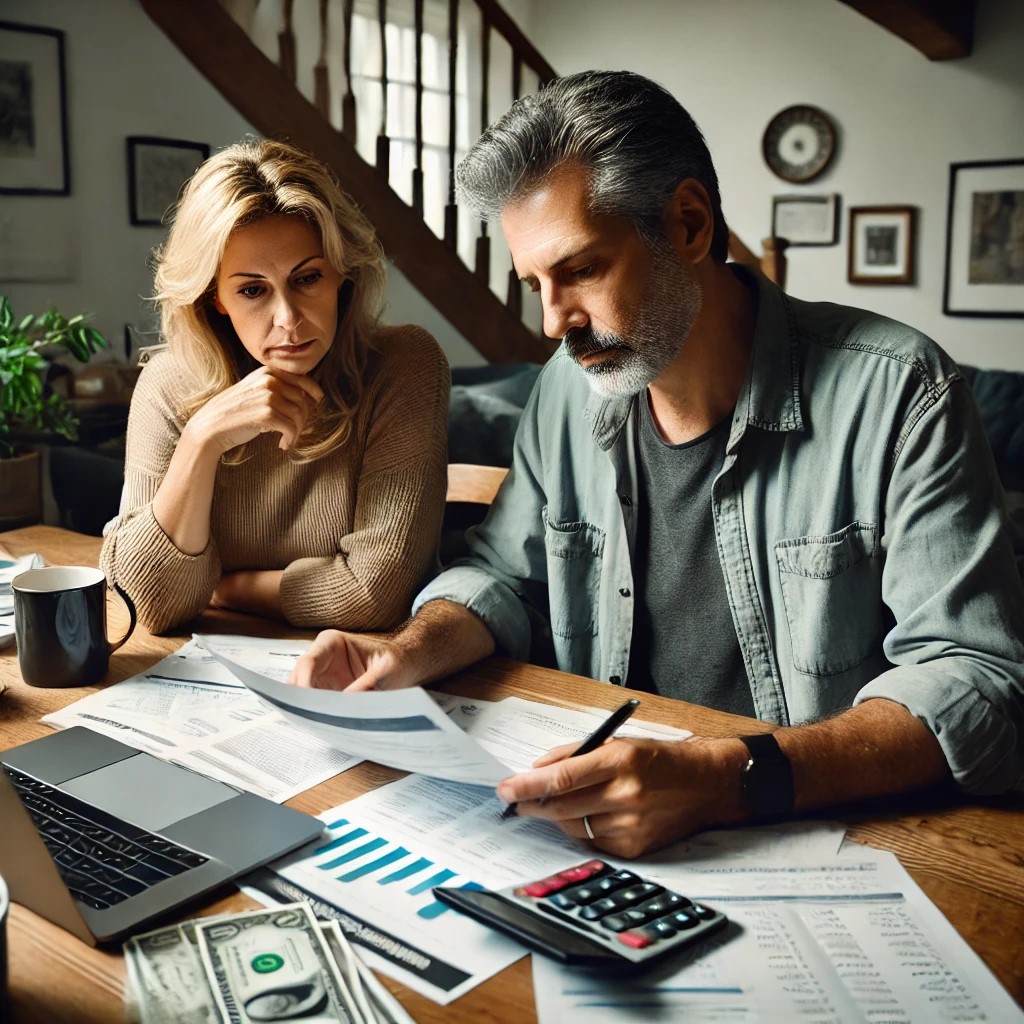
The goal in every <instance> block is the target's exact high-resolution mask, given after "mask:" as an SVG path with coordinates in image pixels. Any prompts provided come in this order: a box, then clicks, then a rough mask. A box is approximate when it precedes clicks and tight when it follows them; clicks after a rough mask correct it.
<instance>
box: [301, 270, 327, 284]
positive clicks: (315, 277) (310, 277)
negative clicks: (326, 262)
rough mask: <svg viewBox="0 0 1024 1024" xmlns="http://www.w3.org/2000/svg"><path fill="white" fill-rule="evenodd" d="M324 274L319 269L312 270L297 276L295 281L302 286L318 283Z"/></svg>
mask: <svg viewBox="0 0 1024 1024" xmlns="http://www.w3.org/2000/svg"><path fill="white" fill-rule="evenodd" d="M323 276H324V275H323V274H322V273H321V272H320V271H319V270H312V271H310V272H309V273H308V274H303V275H302V276H301V277H297V278H295V283H296V284H297V285H299V286H301V287H305V286H306V285H311V284H316V283H317V281H319V280H320V278H322V277H323Z"/></svg>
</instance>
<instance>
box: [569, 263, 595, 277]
mask: <svg viewBox="0 0 1024 1024" xmlns="http://www.w3.org/2000/svg"><path fill="white" fill-rule="evenodd" d="M572 276H573V277H575V278H577V279H581V278H586V277H593V276H594V264H593V263H588V264H587V265H586V266H585V267H578V268H577V269H576V270H574V271H573V272H572Z"/></svg>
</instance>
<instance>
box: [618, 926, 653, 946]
mask: <svg viewBox="0 0 1024 1024" xmlns="http://www.w3.org/2000/svg"><path fill="white" fill-rule="evenodd" d="M619 942H621V943H622V944H623V945H624V946H629V947H630V948H632V949H646V948H647V947H648V946H653V945H654V943H655V942H657V939H656V938H654V937H653V936H651V935H648V934H647V931H646V929H644V930H643V931H640V930H634V931H629V932H622V933H621V934H620V935H619Z"/></svg>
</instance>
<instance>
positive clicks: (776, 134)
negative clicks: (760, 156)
mask: <svg viewBox="0 0 1024 1024" xmlns="http://www.w3.org/2000/svg"><path fill="white" fill-rule="evenodd" d="M835 148H836V129H835V125H833V124H832V121H831V119H830V118H829V116H828V114H826V113H825V112H824V111H823V110H819V109H818V108H817V107H809V106H796V107H786V109H785V110H781V111H779V113H777V114H776V115H775V116H774V117H773V118H772V119H771V121H769V122H768V127H767V128H765V130H764V138H763V139H762V140H761V150H762V152H763V153H764V161H765V163H766V164H767V165H768V166H769V167H770V168H771V169H772V171H774V172H775V173H776V174H777V175H778V176H779V177H780V178H782V179H783V181H794V182H803V181H812V180H813V179H814V178H816V177H817V176H818V175H819V174H821V172H822V171H824V170H825V168H826V167H827V166H828V165H829V161H831V159H832V156H833V154H834V153H835Z"/></svg>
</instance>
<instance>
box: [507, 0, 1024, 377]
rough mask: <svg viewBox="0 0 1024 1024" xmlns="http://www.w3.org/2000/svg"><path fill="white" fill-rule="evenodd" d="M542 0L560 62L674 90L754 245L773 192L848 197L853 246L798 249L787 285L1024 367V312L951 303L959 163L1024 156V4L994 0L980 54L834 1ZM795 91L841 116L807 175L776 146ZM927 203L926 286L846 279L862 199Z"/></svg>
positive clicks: (539, 9)
mask: <svg viewBox="0 0 1024 1024" xmlns="http://www.w3.org/2000/svg"><path fill="white" fill-rule="evenodd" d="M625 9H626V5H624V4H623V2H622V0H533V4H532V7H531V9H530V13H529V17H528V18H527V19H524V20H523V26H524V28H525V30H526V31H527V33H528V34H529V35H530V37H531V39H532V40H533V42H534V44H535V45H536V46H537V48H538V49H539V50H540V51H541V52H542V53H543V54H544V56H545V57H546V58H547V60H548V61H549V62H550V63H551V64H552V66H553V67H554V68H555V69H556V70H557V71H558V72H560V73H561V74H568V73H570V72H574V71H582V70H586V69H588V68H615V69H617V68H625V69H629V70H635V71H639V72H641V73H643V74H646V75H648V76H649V77H652V78H654V79H656V80H658V81H659V82H661V83H662V84H663V85H665V86H666V87H667V88H668V89H670V90H671V91H672V92H673V94H674V95H675V96H676V97H677V98H678V99H679V100H680V101H681V102H682V103H683V105H684V106H686V108H687V109H688V110H689V111H690V113H691V114H692V115H693V116H694V118H695V119H696V120H697V123H698V124H699V125H700V126H701V129H702V130H703V132H704V134H705V136H706V137H707V140H708V144H709V146H710V148H711V153H712V156H713V157H714V159H715V164H716V167H717V169H718V173H719V178H720V181H721V189H722V197H723V203H724V207H725V214H726V218H727V219H728V221H729V224H730V226H731V227H732V228H733V230H734V231H735V232H736V233H737V234H738V235H739V236H740V238H742V239H743V240H744V241H745V242H746V243H747V244H748V245H749V246H750V247H751V248H753V249H755V250H759V249H760V240H761V239H762V238H764V237H765V236H766V235H768V234H770V231H771V197H772V196H773V195H781V194H791V193H796V192H806V193H808V194H816V193H826V192H835V193H838V194H839V195H840V196H841V200H842V207H843V209H842V219H841V228H840V233H839V244H838V245H835V246H832V247H829V248H792V249H790V250H789V252H788V254H789V270H788V281H787V286H788V290H789V291H790V292H792V293H793V294H794V295H798V296H800V297H801V298H809V299H817V298H821V299H828V300H832V301H836V302H843V303H848V304H850V305H855V306H862V307H866V308H870V309H875V310H877V311H879V312H882V313H885V314H887V315H889V316H893V317H895V318H897V319H899V320H903V321H905V322H907V323H910V324H912V325H913V326H915V327H918V328H920V329H921V330H923V331H925V332H927V333H928V334H930V335H931V336H932V337H934V338H935V339H936V340H937V341H938V342H939V343H940V344H941V345H943V346H944V347H945V348H946V349H947V350H948V351H949V352H950V353H951V354H952V355H953V357H954V358H956V359H958V360H960V361H962V362H965V363H972V364H974V365H979V366H985V367H993V368H1005V369H1015V370H1024V319H1002V320H985V319H980V318H962V317H948V316H945V315H944V314H943V312H942V286H943V276H944V261H945V245H946V203H947V187H948V179H949V165H950V163H953V162H959V161H964V160H989V159H992V160H995V159H1007V158H1021V159H1024V3H1022V2H1021V0H980V2H979V3H978V12H977V18H976V36H975V45H974V52H973V53H972V55H971V56H970V57H968V58H966V59H962V60H956V61H942V62H930V61H928V60H927V59H926V58H925V57H924V56H923V55H922V54H921V53H920V52H919V51H917V50H915V49H913V48H912V47H910V46H909V45H908V44H907V43H904V42H903V41H902V40H900V39H898V38H896V37H895V36H893V35H892V34H890V33H888V32H886V31H884V30H883V29H882V28H880V27H879V26H877V25H875V24H874V23H872V22H870V21H868V20H867V19H866V18H864V17H862V16H861V15H859V14H857V13H856V12H855V11H853V10H851V9H850V8H848V7H846V6H845V5H843V4H840V3H838V2H835V0H629V3H628V22H627V21H625V20H624V10H625ZM793 103H812V104H814V105H816V106H819V107H822V108H823V109H824V110H826V111H827V112H828V113H829V114H831V115H832V117H833V119H834V120H835V121H836V122H837V124H838V126H839V132H840V148H839V153H838V156H837V158H836V159H835V161H834V162H833V165H832V167H831V168H830V169H829V170H828V171H827V172H826V173H825V174H824V175H823V176H822V177H821V178H819V179H818V180H816V181H814V182H812V183H810V184H809V185H804V186H792V185H789V184H787V183H786V182H783V181H781V180H779V179H777V178H776V177H775V176H774V175H773V174H772V173H771V172H770V171H769V170H768V169H767V167H766V166H765V165H764V162H763V160H762V158H761V149H760V145H761V134H762V132H763V130H764V127H765V125H766V124H767V123H768V121H769V119H770V118H771V117H772V116H773V115H774V114H775V113H777V112H778V111H779V110H781V109H782V108H783V107H786V106H789V105H790V104H793ZM887 204H898V205H914V206H917V207H918V208H919V214H918V247H917V256H918V274H917V284H916V285H915V286H895V285H893V286H879V285H874V286H871V285H851V284H848V283H847V280H846V258H847V249H846V246H847V222H846V209H847V208H848V207H850V206H876V205H887Z"/></svg>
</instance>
